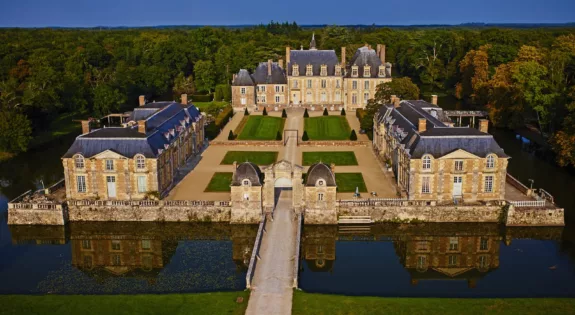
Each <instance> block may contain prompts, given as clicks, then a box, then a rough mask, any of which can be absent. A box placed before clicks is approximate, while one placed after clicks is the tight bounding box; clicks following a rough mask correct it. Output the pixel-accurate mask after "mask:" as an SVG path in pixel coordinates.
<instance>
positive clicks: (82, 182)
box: [76, 176, 86, 193]
mask: <svg viewBox="0 0 575 315" xmlns="http://www.w3.org/2000/svg"><path fill="white" fill-rule="evenodd" d="M76 183H77V185H78V192H80V193H85V192H86V176H77V177H76Z"/></svg>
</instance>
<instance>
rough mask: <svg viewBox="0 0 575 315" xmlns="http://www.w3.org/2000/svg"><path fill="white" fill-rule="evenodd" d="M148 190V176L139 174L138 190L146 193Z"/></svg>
mask: <svg viewBox="0 0 575 315" xmlns="http://www.w3.org/2000/svg"><path fill="white" fill-rule="evenodd" d="M147 191H148V188H147V187H146V176H138V192H139V193H145V192H147Z"/></svg>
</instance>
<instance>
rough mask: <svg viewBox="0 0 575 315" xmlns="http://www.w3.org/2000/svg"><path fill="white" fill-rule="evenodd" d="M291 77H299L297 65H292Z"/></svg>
mask: <svg viewBox="0 0 575 315" xmlns="http://www.w3.org/2000/svg"><path fill="white" fill-rule="evenodd" d="M291 75H293V76H296V77H297V76H298V75H299V66H298V65H293V66H292V72H291Z"/></svg>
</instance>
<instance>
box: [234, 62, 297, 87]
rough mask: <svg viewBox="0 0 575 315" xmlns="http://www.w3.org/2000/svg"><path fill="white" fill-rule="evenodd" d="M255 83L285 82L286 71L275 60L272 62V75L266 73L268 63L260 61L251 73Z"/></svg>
mask: <svg viewBox="0 0 575 315" xmlns="http://www.w3.org/2000/svg"><path fill="white" fill-rule="evenodd" d="M236 78H237V77H236ZM252 78H253V79H254V81H255V83H256V84H286V83H287V80H286V73H285V70H284V69H282V68H281V67H280V66H279V65H278V63H277V62H272V75H271V76H269V75H268V63H267V62H260V64H259V65H258V67H257V68H256V71H254V74H253V75H252Z"/></svg>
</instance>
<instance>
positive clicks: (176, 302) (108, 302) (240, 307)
mask: <svg viewBox="0 0 575 315" xmlns="http://www.w3.org/2000/svg"><path fill="white" fill-rule="evenodd" d="M238 297H242V298H243V302H242V303H237V302H236V299H237V298H238ZM248 298H249V291H240V292H214V293H196V294H141V295H0V305H2V314H59V315H63V314H82V315H88V314H98V315H99V314H237V315H240V314H244V313H245V311H246V308H247V305H248Z"/></svg>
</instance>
